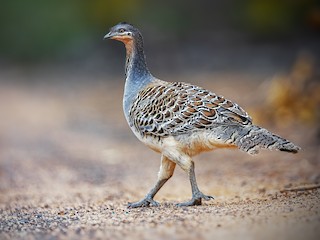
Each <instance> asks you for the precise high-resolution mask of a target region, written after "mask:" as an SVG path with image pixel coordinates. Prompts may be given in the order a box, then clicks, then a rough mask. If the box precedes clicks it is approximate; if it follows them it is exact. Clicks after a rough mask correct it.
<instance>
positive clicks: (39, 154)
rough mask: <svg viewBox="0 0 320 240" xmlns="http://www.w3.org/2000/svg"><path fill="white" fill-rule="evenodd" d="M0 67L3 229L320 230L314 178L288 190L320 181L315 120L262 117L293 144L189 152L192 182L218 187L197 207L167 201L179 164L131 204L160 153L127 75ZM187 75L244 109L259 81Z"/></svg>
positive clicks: (228, 235)
mask: <svg viewBox="0 0 320 240" xmlns="http://www.w3.org/2000/svg"><path fill="white" fill-rule="evenodd" d="M48 76H50V77H48ZM0 77H1V82H0V102H1V104H0V112H1V121H0V239H199V240H200V239H226V240H228V239H235V238H236V239H304V240H307V239H319V236H320V190H319V188H315V189H310V190H306V189H300V190H301V191H287V190H289V189H291V190H292V189H294V188H305V187H311V188H312V187H314V186H318V185H317V184H319V182H320V152H319V142H318V141H319V140H318V139H317V136H316V132H315V130H314V127H313V126H305V125H303V124H297V125H296V126H294V127H293V126H287V127H286V126H283V127H281V128H280V127H276V126H274V125H268V124H267V123H266V124H265V125H264V126H265V127H267V128H269V130H272V131H274V132H277V133H278V134H280V135H282V136H283V137H286V138H288V139H290V140H292V141H293V142H295V143H296V144H298V145H300V146H301V147H302V149H303V150H302V151H301V152H300V153H299V154H295V155H293V154H288V153H282V152H269V151H262V152H261V153H260V154H259V155H257V156H254V157H252V156H250V155H248V154H245V153H242V152H240V151H238V150H219V151H215V152H210V153H205V154H202V155H200V156H197V157H196V158H195V166H196V175H197V178H198V183H199V187H200V189H201V190H202V191H203V192H204V193H205V194H209V195H213V196H215V200H212V201H209V202H204V205H203V206H197V207H188V208H187V207H182V208H181V207H176V206H175V203H178V202H181V201H185V200H188V199H189V198H190V196H191V190H190V186H189V182H188V178H187V176H186V174H185V173H184V172H183V171H182V170H181V169H179V168H177V169H176V171H175V175H174V176H173V178H172V179H171V180H170V181H169V182H168V183H167V184H166V185H165V186H164V187H163V189H161V191H160V192H159V193H158V195H157V196H156V198H155V199H156V200H157V201H159V202H160V203H161V206H160V207H150V208H140V209H128V208H127V207H126V204H127V203H128V202H132V201H137V200H139V199H141V198H142V197H143V196H144V195H145V194H146V193H147V191H148V190H149V189H150V188H151V187H152V185H153V184H154V182H155V181H156V177H157V172H158V168H159V163H160V156H159V155H158V154H157V153H155V152H152V151H151V150H149V149H147V148H146V147H145V146H143V145H142V144H141V143H140V142H138V140H136V139H135V137H134V136H133V134H132V133H131V132H130V129H129V128H128V126H127V124H126V122H125V120H124V117H123V114H122V105H121V103H122V100H121V99H122V88H123V80H122V79H107V78H106V79H105V78H104V77H101V76H95V77H94V78H95V79H93V80H92V81H88V76H77V77H74V76H70V75H63V74H60V75H59V74H57V73H55V74H52V75H48V74H47V73H46V74H44V73H43V72H36V73H33V72H24V71H21V72H16V71H9V70H8V71H3V72H1V76H0ZM188 77H189V78H188V79H186V78H185V76H184V77H180V78H177V77H172V78H174V80H176V81H187V82H192V83H196V84H198V85H201V86H204V87H206V88H208V89H211V90H213V91H215V92H217V93H220V94H222V95H224V96H226V97H227V98H229V99H231V100H234V101H236V102H238V103H239V104H240V105H241V106H242V107H244V108H245V109H246V110H248V111H249V113H250V109H253V108H254V107H255V104H254V103H256V102H257V101H258V99H259V97H260V96H261V91H264V88H263V85H261V81H254V80H255V78H259V77H257V76H250V77H249V76H246V75H244V74H243V75H241V74H239V73H237V74H220V75H219V74H216V75H206V76H188ZM49 78H50V79H49ZM63 79H70V80H68V81H67V80H63ZM166 79H167V80H170V79H168V78H166ZM48 80H50V81H48ZM259 80H261V79H259Z"/></svg>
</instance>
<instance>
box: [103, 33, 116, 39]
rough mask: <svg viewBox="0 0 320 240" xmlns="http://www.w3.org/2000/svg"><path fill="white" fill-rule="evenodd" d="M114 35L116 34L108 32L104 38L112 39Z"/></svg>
mask: <svg viewBox="0 0 320 240" xmlns="http://www.w3.org/2000/svg"><path fill="white" fill-rule="evenodd" d="M113 36H114V34H113V33H112V32H108V33H107V34H106V35H104V37H103V39H104V40H106V39H111V38H112V37H113Z"/></svg>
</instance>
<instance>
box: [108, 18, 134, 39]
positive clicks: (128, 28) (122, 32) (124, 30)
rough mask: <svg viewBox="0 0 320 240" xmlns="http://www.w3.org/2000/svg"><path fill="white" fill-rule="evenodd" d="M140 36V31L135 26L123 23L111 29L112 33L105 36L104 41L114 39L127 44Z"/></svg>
mask: <svg viewBox="0 0 320 240" xmlns="http://www.w3.org/2000/svg"><path fill="white" fill-rule="evenodd" d="M138 35H140V33H139V30H138V29H136V28H135V27H134V26H133V25H131V24H129V23H126V22H121V23H118V24H117V25H115V26H113V27H112V28H110V31H109V32H108V33H107V34H106V35H105V36H104V38H103V39H114V40H118V41H121V42H123V43H127V42H129V41H132V40H134V39H135V38H136V37H138Z"/></svg>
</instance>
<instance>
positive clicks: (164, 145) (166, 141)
mask: <svg viewBox="0 0 320 240" xmlns="http://www.w3.org/2000/svg"><path fill="white" fill-rule="evenodd" d="M133 132H134V133H135V135H136V136H137V138H138V139H139V140H140V141H141V142H143V143H144V144H145V145H147V146H148V147H149V148H151V149H152V150H154V151H156V152H159V153H161V152H165V151H167V150H168V149H176V150H178V151H181V152H184V153H185V154H187V155H189V156H195V155H197V154H199V153H201V152H206V151H212V150H215V149H217V148H236V146H235V145H234V144H230V143H226V142H224V141H222V140H219V139H215V138H213V137H212V136H211V135H210V134H208V133H206V132H195V133H192V134H181V135H177V136H169V137H159V136H154V135H145V136H141V135H140V134H139V133H138V132H136V131H133Z"/></svg>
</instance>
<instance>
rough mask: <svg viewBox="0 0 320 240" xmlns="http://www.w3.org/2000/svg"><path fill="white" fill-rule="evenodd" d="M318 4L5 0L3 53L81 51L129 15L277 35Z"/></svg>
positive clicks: (189, 27)
mask: <svg viewBox="0 0 320 240" xmlns="http://www.w3.org/2000/svg"><path fill="white" fill-rule="evenodd" d="M316 7H317V4H316V1H314V0H294V1H292V0H283V1H277V0H244V1H236V0H232V1H219V0H214V1H209V0H198V1H187V0H185V1H183V0H175V1H170V2H167V1H166V2H164V1H155V0H152V1H147V0H131V1H118V0H108V1H106V0H91V1H85V0H68V1H61V0H56V1H48V0H47V1H44V0H28V1H25V0H14V1H9V0H6V1H2V4H1V8H0V29H1V38H0V53H1V55H0V58H9V59H13V60H41V59H54V58H55V57H57V56H59V55H61V54H62V55H63V54H67V53H68V51H69V49H70V48H71V49H72V48H73V49H76V50H77V51H82V50H83V46H84V45H85V44H90V43H91V44H92V43H93V42H94V41H96V40H93V39H96V38H99V37H102V36H103V34H104V33H105V32H106V31H107V28H109V27H110V26H112V25H113V24H115V23H117V22H119V21H124V20H125V21H129V22H133V23H135V24H137V25H139V26H141V25H143V26H149V28H159V29H160V30H161V31H162V33H166V34H171V35H176V36H179V35H180V36H191V37H192V36H199V35H195V33H200V32H203V31H207V30H209V31H212V32H214V31H217V30H218V29H233V30H237V31H243V32H246V33H249V34H251V35H253V36H262V37H269V36H273V37H276V36H278V35H279V36H281V34H282V33H292V32H295V31H297V30H300V29H301V28H304V27H305V26H306V21H305V20H306V18H307V15H308V12H309V11H310V9H314V8H316ZM318 30H319V29H318Z"/></svg>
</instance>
